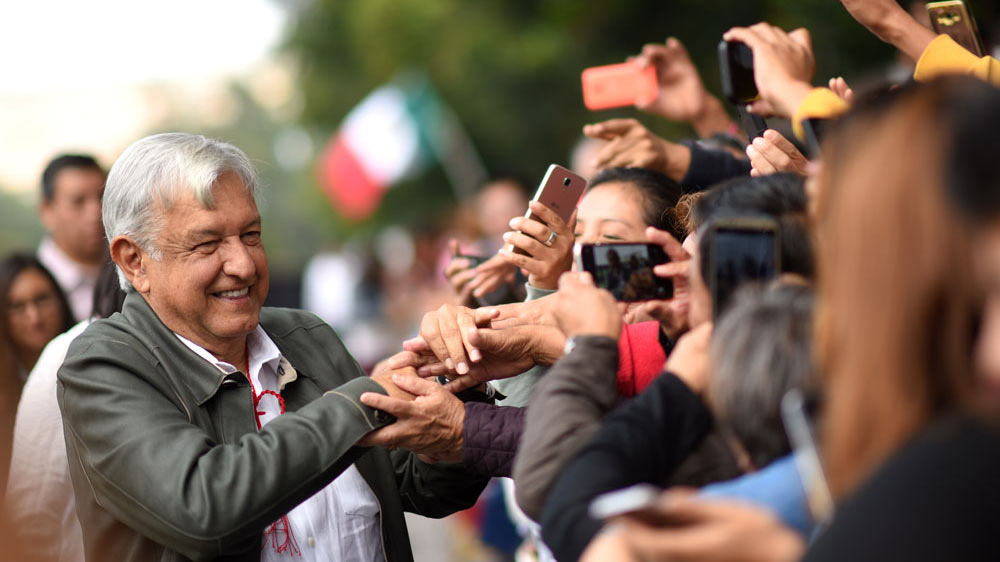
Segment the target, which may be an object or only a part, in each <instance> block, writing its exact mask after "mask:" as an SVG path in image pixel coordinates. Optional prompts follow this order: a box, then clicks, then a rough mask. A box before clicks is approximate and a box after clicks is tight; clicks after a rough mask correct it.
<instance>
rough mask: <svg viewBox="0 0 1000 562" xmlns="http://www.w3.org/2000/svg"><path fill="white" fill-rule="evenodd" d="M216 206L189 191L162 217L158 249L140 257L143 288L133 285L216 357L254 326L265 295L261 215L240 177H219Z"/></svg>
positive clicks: (178, 328)
mask: <svg viewBox="0 0 1000 562" xmlns="http://www.w3.org/2000/svg"><path fill="white" fill-rule="evenodd" d="M212 194H213V197H214V200H215V208H214V209H206V208H204V207H202V206H201V204H200V203H198V201H197V200H196V199H195V197H194V195H192V194H191V193H190V192H189V191H187V190H183V191H181V192H180V193H178V194H177V195H176V196H175V197H174V200H173V201H172V202H171V205H170V208H169V209H168V210H166V211H165V212H164V213H163V215H162V217H161V218H162V220H163V222H162V224H161V228H160V229H159V234H158V235H157V242H156V247H157V249H158V250H159V251H160V254H161V255H160V259H159V260H155V259H151V258H150V257H149V256H148V255H146V256H144V259H143V263H144V269H145V275H144V277H145V278H146V281H147V282H146V283H144V284H143V287H142V288H140V287H136V288H137V289H138V290H139V292H140V293H142V294H143V296H145V297H146V300H147V302H149V305H150V306H151V307H152V308H153V310H154V311H155V312H156V315H157V316H158V317H159V318H160V320H161V321H163V323H164V324H166V326H167V327H168V328H170V329H171V330H173V331H174V332H177V333H178V334H180V335H182V336H184V337H185V338H187V339H189V340H191V341H193V342H195V343H197V344H198V345H200V346H202V347H204V348H205V349H207V350H209V351H210V352H212V353H213V354H215V355H216V356H217V357H220V358H221V357H225V356H228V355H231V354H232V353H231V350H233V349H239V347H240V346H242V345H243V344H244V342H245V337H246V336H247V334H249V333H250V332H252V331H253V330H254V329H256V327H257V323H258V320H259V317H260V309H261V307H262V306H263V304H264V299H265V298H266V297H267V291H268V282H269V278H268V270H267V256H266V255H265V253H264V246H263V244H262V243H261V237H260V213H258V212H257V205H256V203H255V202H254V200H253V196H252V195H251V194H250V192H249V191H248V190H247V188H246V186H245V185H244V184H243V181H242V180H241V179H240V177H239V176H238V175H235V174H228V173H227V174H223V175H222V176H221V177H220V178H219V180H218V181H217V182H216V183H215V188H214V189H213V191H212Z"/></svg>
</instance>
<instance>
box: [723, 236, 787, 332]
mask: <svg viewBox="0 0 1000 562" xmlns="http://www.w3.org/2000/svg"><path fill="white" fill-rule="evenodd" d="M776 251H777V231H776V230H773V229H748V228H725V227H723V228H719V229H718V230H716V231H715V232H714V238H713V247H712V260H713V262H714V273H713V284H712V301H713V302H712V310H713V311H715V317H716V318H718V317H719V316H720V315H721V313H722V312H723V311H725V309H726V307H727V306H729V302H730V301H731V300H732V296H733V293H734V292H736V289H738V288H739V286H740V285H742V284H744V283H746V282H748V281H767V280H770V279H773V278H775V277H777V275H778V267H777V263H776V256H775V252H776Z"/></svg>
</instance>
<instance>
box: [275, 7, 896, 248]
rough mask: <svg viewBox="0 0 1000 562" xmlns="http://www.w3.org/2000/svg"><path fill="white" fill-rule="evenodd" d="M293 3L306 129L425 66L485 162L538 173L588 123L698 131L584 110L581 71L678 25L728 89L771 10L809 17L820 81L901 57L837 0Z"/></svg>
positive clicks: (408, 190)
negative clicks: (735, 56) (625, 122)
mask: <svg viewBox="0 0 1000 562" xmlns="http://www.w3.org/2000/svg"><path fill="white" fill-rule="evenodd" d="M290 4H291V3H290ZM293 5H297V6H298V10H297V13H296V15H295V17H294V18H293V19H294V21H293V25H292V29H291V33H290V34H289V39H288V42H287V45H286V48H287V49H288V50H289V51H290V52H291V54H293V55H296V56H297V57H298V58H299V60H300V63H301V74H300V86H301V89H302V94H303V96H304V100H305V104H304V111H303V114H302V117H301V121H302V122H303V124H305V125H306V126H307V127H309V128H310V129H312V130H315V131H325V132H326V133H328V134H332V133H333V132H334V131H335V130H336V128H337V127H338V125H339V124H340V121H341V119H342V118H343V117H344V115H345V114H346V113H347V112H348V111H349V110H350V109H351V107H353V106H354V105H355V104H356V103H357V102H358V101H359V100H360V99H361V98H362V97H364V95H365V94H367V93H368V92H370V91H371V90H372V89H373V88H375V87H377V86H378V85H380V84H382V83H384V82H386V81H387V80H389V79H390V78H391V77H392V76H393V74H395V72H396V71H397V70H399V69H401V68H408V67H416V68H422V69H425V70H426V72H427V73H428V75H429V76H430V78H431V80H432V81H433V82H434V84H435V86H436V88H437V89H438V91H439V92H440V93H441V95H442V97H443V98H444V99H445V101H446V102H447V103H449V104H450V105H451V107H452V108H453V109H454V110H455V112H456V113H457V114H458V116H459V118H460V119H461V120H462V121H463V122H464V124H465V126H466V128H467V129H468V131H469V133H470V136H471V137H472V139H473V142H474V143H475V145H476V146H477V148H478V149H479V151H480V153H481V154H482V156H483V159H484V161H485V163H486V165H487V167H488V168H489V169H490V170H491V171H492V172H494V173H497V172H499V171H512V170H513V171H518V172H520V174H522V175H524V176H526V177H529V178H534V177H538V176H540V175H541V173H542V172H543V171H544V170H545V168H546V166H547V165H548V164H549V163H550V162H566V161H567V160H568V155H569V151H570V149H571V147H572V146H573V144H574V143H575V142H576V140H577V139H578V137H579V135H580V128H581V126H582V125H583V124H584V123H588V122H594V121H598V120H602V119H606V118H610V117H615V116H640V118H641V119H642V120H643V121H644V122H647V123H648V124H649V125H650V126H651V127H652V128H653V129H654V130H656V131H657V132H659V133H661V134H664V135H665V136H668V137H670V138H680V137H684V136H688V135H690V134H691V132H690V131H689V130H688V129H687V128H686V127H683V126H679V125H676V124H671V123H667V122H665V121H663V120H660V119H658V118H656V117H651V116H645V115H640V114H639V113H638V112H637V111H635V110H627V109H626V110H616V111H604V112H597V113H594V112H589V111H587V110H586V109H585V108H584V107H583V103H582V99H581V95H580V72H581V70H583V69H584V68H586V67H588V66H594V65H599V64H608V63H613V62H618V61H621V60H624V59H625V57H627V56H629V55H631V54H634V53H636V52H638V51H639V49H640V48H641V47H642V45H643V44H645V43H648V42H662V41H664V40H665V39H666V38H667V37H668V36H671V35H673V36H675V37H677V38H678V39H680V40H681V41H682V42H683V43H684V44H685V45H686V46H687V47H688V50H689V51H690V53H691V55H692V57H693V58H694V59H695V63H696V64H697V65H698V67H699V68H700V69H701V72H702V76H703V78H704V80H705V82H706V84H707V85H708V87H709V89H710V90H712V91H714V92H718V91H719V79H718V75H717V73H718V70H717V62H716V60H717V59H716V50H715V49H716V45H717V43H718V41H719V38H720V37H721V35H722V33H723V32H724V31H725V30H726V29H728V28H730V27H732V26H734V25H749V24H752V23H755V22H758V21H764V20H766V21H770V22H772V23H775V24H777V25H781V26H783V27H785V28H788V29H791V28H794V27H800V26H806V27H808V28H809V29H810V30H811V31H812V33H813V37H814V42H815V46H816V52H817V59H818V60H817V66H818V71H817V82H820V81H822V80H825V79H826V78H828V77H830V76H833V75H844V76H845V77H847V78H848V80H851V79H852V78H857V77H859V76H860V75H861V73H863V72H865V71H870V70H872V69H878V68H880V67H882V66H884V65H885V64H886V63H888V62H889V61H890V60H891V58H892V55H893V53H892V50H891V49H890V48H889V47H887V46H885V45H883V44H882V43H881V42H879V41H878V40H877V39H875V38H874V37H872V36H871V34H869V33H868V32H867V31H866V30H865V29H863V28H862V27H861V26H859V25H857V24H856V23H855V22H854V21H853V20H852V19H851V18H850V16H849V15H848V14H847V13H846V12H845V11H844V9H843V8H842V7H841V6H840V5H839V3H838V2H836V1H834V0H747V1H742V2H734V1H731V0H677V1H673V2H656V3H651V2H622V1H621V0H593V1H590V2H579V1H575V0H482V1H478V2H463V1H460V0H420V1H416V0H315V1H312V2H305V3H299V4H293ZM310 181H312V182H313V183H315V180H314V179H312V180H310ZM442 181H443V176H442V175H441V174H437V173H431V174H427V175H425V176H424V177H421V178H418V179H416V180H413V181H411V182H408V183H407V184H406V185H403V186H400V188H398V189H394V190H392V191H390V193H389V195H388V197H387V198H386V200H385V202H384V204H383V208H382V209H381V210H380V212H379V213H378V214H376V215H375V216H374V217H373V218H372V219H370V222H371V223H373V224H384V223H385V222H411V221H413V220H417V217H419V216H426V215H425V213H426V212H427V211H428V209H432V208H435V207H436V206H437V205H440V204H441V203H442V202H444V203H447V202H448V201H449V200H450V199H451V194H450V190H449V189H447V188H445V187H443V183H442ZM331 215H332V212H331ZM331 218H332V217H331ZM332 220H334V222H337V223H339V221H337V220H336V219H335V218H332ZM340 225H341V228H344V226H345V225H343V224H342V223H340ZM367 226H369V227H370V226H372V225H367Z"/></svg>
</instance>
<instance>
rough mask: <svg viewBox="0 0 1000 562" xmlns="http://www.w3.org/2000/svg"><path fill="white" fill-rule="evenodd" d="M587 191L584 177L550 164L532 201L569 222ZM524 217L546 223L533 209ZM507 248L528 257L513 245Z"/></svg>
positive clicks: (508, 245)
mask: <svg viewBox="0 0 1000 562" xmlns="http://www.w3.org/2000/svg"><path fill="white" fill-rule="evenodd" d="M586 189H587V180H585V179H583V177H582V176H578V175H577V174H574V173H573V172H571V171H569V170H567V169H566V168H563V167H562V166H559V165H558V164H550V165H549V169H548V170H547V171H546V172H545V177H543V178H542V182H541V183H540V184H539V185H538V191H536V192H535V196H534V197H533V198H532V199H531V200H532V201H538V202H539V203H541V204H543V205H545V206H546V207H548V208H549V209H552V211H553V212H555V213H556V214H557V215H559V218H561V219H562V220H563V221H566V222H568V221H569V218H570V217H571V216H572V215H573V211H574V210H576V205H577V203H579V202H580V198H581V197H583V192H584V191H585V190H586ZM524 216H525V217H527V218H529V219H533V220H536V221H538V222H540V223H542V224H545V221H543V220H542V219H541V218H539V217H537V216H535V215H534V214H533V213H532V212H531V209H528V212H527V213H525V214H524ZM506 248H507V250H508V251H512V252H514V253H517V254H521V255H527V252H525V251H524V250H521V249H520V248H516V247H514V245H513V244H507V246H506Z"/></svg>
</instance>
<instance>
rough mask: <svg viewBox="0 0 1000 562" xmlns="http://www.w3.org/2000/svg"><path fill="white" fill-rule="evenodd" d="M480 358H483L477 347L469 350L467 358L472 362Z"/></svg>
mask: <svg viewBox="0 0 1000 562" xmlns="http://www.w3.org/2000/svg"><path fill="white" fill-rule="evenodd" d="M482 358H483V354H482V353H479V350H478V349H473V350H471V351H469V360H470V361H472V362H473V363H475V362H477V361H479V360H480V359H482Z"/></svg>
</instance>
